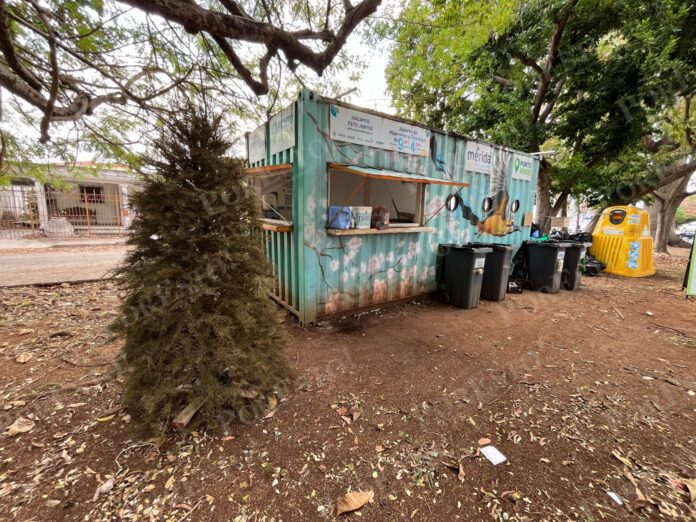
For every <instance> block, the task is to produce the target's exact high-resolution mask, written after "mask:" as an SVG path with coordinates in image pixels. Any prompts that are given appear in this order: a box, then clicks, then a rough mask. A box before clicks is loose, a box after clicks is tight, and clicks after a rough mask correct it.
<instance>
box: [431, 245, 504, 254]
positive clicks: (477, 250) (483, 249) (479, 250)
mask: <svg viewBox="0 0 696 522" xmlns="http://www.w3.org/2000/svg"><path fill="white" fill-rule="evenodd" d="M440 247H445V248H450V249H452V250H460V251H463V252H472V253H474V254H488V253H489V252H493V249H492V248H490V246H488V245H486V246H474V245H471V244H468V243H464V244H461V245H457V244H455V243H450V244H441V245H440Z"/></svg>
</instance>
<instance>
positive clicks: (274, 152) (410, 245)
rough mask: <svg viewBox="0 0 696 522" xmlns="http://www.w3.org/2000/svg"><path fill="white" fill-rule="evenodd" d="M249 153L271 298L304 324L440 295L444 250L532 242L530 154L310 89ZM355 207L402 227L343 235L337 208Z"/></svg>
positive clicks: (255, 139)
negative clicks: (378, 210)
mask: <svg viewBox="0 0 696 522" xmlns="http://www.w3.org/2000/svg"><path fill="white" fill-rule="evenodd" d="M247 154H248V159H249V169H248V170H247V172H248V174H249V178H250V182H253V183H255V184H256V187H258V191H259V192H260V194H259V197H260V199H261V202H262V207H263V217H262V219H261V228H262V237H263V241H264V245H265V248H266V252H267V255H268V258H269V260H270V261H271V264H272V265H273V268H274V274H275V287H274V288H273V291H272V295H273V296H274V298H275V299H276V300H277V301H279V302H280V303H281V304H282V305H284V306H285V307H286V308H287V309H289V310H290V311H292V312H293V313H294V314H295V315H297V317H298V318H299V320H300V322H302V323H303V324H309V323H313V322H316V320H317V319H318V318H320V317H322V316H326V315H331V314H335V313H337V312H343V311H347V310H352V309H356V308H362V307H365V306H373V305H377V304H379V303H384V302H388V301H393V300H398V299H402V298H407V297H414V296H418V295H423V294H427V293H430V292H433V291H434V290H435V289H436V286H437V285H436V277H435V276H436V274H435V272H436V264H437V251H438V245H439V244H443V243H466V242H468V241H482V242H494V243H504V244H510V245H520V244H521V243H522V241H524V240H525V239H526V238H528V237H529V233H530V228H529V227H530V225H531V212H532V209H533V206H534V194H535V187H536V179H537V173H538V169H539V161H538V159H536V158H535V157H533V156H531V155H529V154H527V153H523V152H519V151H515V150H511V149H508V148H505V147H501V146H498V145H495V144H490V143H486V142H483V141H479V140H473V139H470V138H467V137H464V136H460V135H455V134H452V133H448V132H445V131H439V130H437V129H432V128H429V127H427V126H425V125H421V124H419V123H416V122H412V121H408V120H404V119H401V118H398V117H395V116H389V115H385V114H381V113H378V112H375V111H371V110H368V109H361V108H359V107H354V106H352V105H349V104H346V103H342V102H340V101H336V100H331V99H327V98H323V97H321V96H319V95H317V94H316V93H314V92H312V91H310V90H302V91H301V92H300V93H299V95H298V99H297V100H296V101H295V102H293V103H292V104H291V105H290V106H288V107H287V108H285V109H284V110H283V111H281V112H280V113H278V114H277V115H275V116H273V117H272V118H270V120H269V121H268V122H267V123H266V124H264V125H262V126H261V127H259V128H258V129H256V130H254V131H252V132H250V133H248V134H247ZM276 178H278V179H280V178H283V180H284V181H282V182H281V181H275V182H274V181H273V179H276ZM355 199H358V200H362V204H363V205H365V204H368V206H370V205H371V206H376V205H380V206H382V207H384V208H388V209H389V212H390V216H391V218H392V223H390V225H389V226H388V227H387V228H384V229H382V230H378V229H377V228H369V229H365V228H363V229H359V228H350V229H338V228H332V226H333V225H332V224H331V223H329V218H328V209H329V206H336V205H340V206H345V207H346V208H347V207H348V206H350V205H358V206H360V204H361V203H360V201H358V202H357V203H355V202H354V201H353V200H355ZM401 207H404V208H406V209H407V210H408V212H402V211H401V210H402V209H401ZM343 228H345V226H344V227H343Z"/></svg>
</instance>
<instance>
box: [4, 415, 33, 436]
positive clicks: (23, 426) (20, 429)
mask: <svg viewBox="0 0 696 522" xmlns="http://www.w3.org/2000/svg"><path fill="white" fill-rule="evenodd" d="M33 428H34V421H32V420H29V419H26V418H24V417H20V418H19V419H17V420H16V421H14V422H13V423H12V424H10V425H9V426H8V427H7V431H6V432H5V433H7V435H9V436H10V437H14V436H15V435H19V434H20V433H26V432H28V431H31V430H32V429H33Z"/></svg>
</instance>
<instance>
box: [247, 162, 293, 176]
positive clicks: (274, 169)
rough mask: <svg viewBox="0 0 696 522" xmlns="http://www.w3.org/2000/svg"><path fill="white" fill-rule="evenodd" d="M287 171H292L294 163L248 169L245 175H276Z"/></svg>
mask: <svg viewBox="0 0 696 522" xmlns="http://www.w3.org/2000/svg"><path fill="white" fill-rule="evenodd" d="M287 170H292V163H281V164H280V165H267V166H265V167H251V168H248V169H244V174H247V175H253V174H275V173H280V172H283V171H287Z"/></svg>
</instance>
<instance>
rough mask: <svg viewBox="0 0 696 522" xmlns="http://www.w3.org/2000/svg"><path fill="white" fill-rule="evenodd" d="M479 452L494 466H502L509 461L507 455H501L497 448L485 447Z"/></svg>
mask: <svg viewBox="0 0 696 522" xmlns="http://www.w3.org/2000/svg"><path fill="white" fill-rule="evenodd" d="M479 451H480V452H481V454H482V455H483V456H484V457H486V458H487V459H488V460H490V461H491V464H493V465H494V466H497V465H498V464H502V463H503V462H505V461H506V460H507V458H506V457H505V455H503V454H502V453H500V451H498V449H497V448H496V447H495V446H485V447H483V448H481V449H480V450H479Z"/></svg>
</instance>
